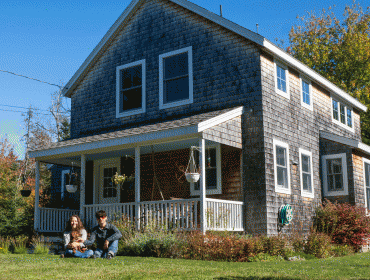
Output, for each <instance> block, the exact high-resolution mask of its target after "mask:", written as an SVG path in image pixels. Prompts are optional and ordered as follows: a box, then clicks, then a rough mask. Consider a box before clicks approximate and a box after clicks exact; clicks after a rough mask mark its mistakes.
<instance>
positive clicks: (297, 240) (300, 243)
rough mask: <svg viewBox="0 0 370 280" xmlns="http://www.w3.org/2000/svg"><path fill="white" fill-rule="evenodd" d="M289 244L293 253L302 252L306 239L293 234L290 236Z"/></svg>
mask: <svg viewBox="0 0 370 280" xmlns="http://www.w3.org/2000/svg"><path fill="white" fill-rule="evenodd" d="M290 244H291V246H292V247H293V250H294V251H295V252H303V251H304V247H305V244H306V238H305V237H304V236H302V235H298V234H294V235H293V236H291V240H290Z"/></svg>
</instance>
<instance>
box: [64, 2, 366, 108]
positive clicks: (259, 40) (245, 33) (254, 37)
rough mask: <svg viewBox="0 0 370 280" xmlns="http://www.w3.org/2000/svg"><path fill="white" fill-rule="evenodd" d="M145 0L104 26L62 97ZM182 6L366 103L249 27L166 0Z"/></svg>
mask: <svg viewBox="0 0 370 280" xmlns="http://www.w3.org/2000/svg"><path fill="white" fill-rule="evenodd" d="M144 1H145V0H133V1H131V2H130V4H129V5H128V7H127V8H126V9H125V10H124V11H123V13H122V14H121V15H120V17H119V18H118V19H117V20H116V22H115V23H114V24H113V25H112V27H111V28H110V29H109V30H108V32H107V33H106V34H105V35H104V37H103V39H102V40H101V41H100V42H99V44H98V45H97V46H96V47H95V48H94V50H93V51H92V52H91V54H90V55H89V56H88V57H87V59H86V60H85V61H84V63H83V64H82V65H81V66H80V68H79V69H78V70H77V71H76V73H75V74H74V75H73V76H72V78H71V79H70V80H69V81H68V83H67V84H66V85H65V87H64V88H63V89H62V93H63V94H64V96H66V97H71V94H72V91H73V90H74V88H75V87H76V83H77V82H78V81H79V80H80V79H82V78H81V75H82V74H83V73H84V72H86V71H87V70H88V69H89V67H90V66H91V64H92V62H94V60H96V59H97V55H98V54H99V53H101V52H103V51H104V50H105V48H107V47H108V44H109V42H110V41H111V40H113V38H114V35H115V34H116V33H117V32H119V30H120V27H121V25H122V24H123V23H124V22H125V21H127V20H128V19H129V18H130V16H131V15H132V13H134V12H135V11H136V10H137V9H138V8H139V6H140V5H141V4H142V2H144ZM169 1H171V2H173V3H175V4H177V5H179V6H181V7H183V8H185V9H188V10H190V11H192V12H194V13H196V14H198V15H200V16H202V17H204V18H206V19H208V20H210V21H212V22H214V23H216V24H218V25H220V26H223V27H224V28H226V29H229V30H230V31H232V32H234V33H236V34H239V35H240V36H242V37H244V38H246V39H248V40H250V41H252V42H254V43H256V44H258V45H259V46H261V47H263V48H265V49H266V50H268V51H269V52H270V53H271V54H272V55H274V56H277V57H278V58H280V59H281V60H283V61H284V62H286V63H288V64H289V65H290V66H293V67H294V68H296V69H297V70H299V71H301V72H303V73H304V74H306V75H307V76H308V77H309V78H311V79H313V80H314V81H315V82H317V83H319V84H320V85H322V86H323V87H325V88H326V89H328V90H329V91H330V92H331V93H333V94H334V95H336V96H338V97H340V98H342V99H343V100H345V101H347V102H349V103H350V104H351V105H353V107H355V108H357V109H359V110H361V111H364V112H366V111H367V107H366V106H365V105H363V104H362V103H361V102H359V101H358V100H356V99H355V98H353V97H352V96H350V95H349V94H348V93H346V92H345V91H343V90H341V89H340V88H338V87H337V86H335V85H334V84H333V83H331V82H330V81H329V80H327V79H325V78H324V77H323V76H321V75H320V74H318V73H316V72H315V71H314V70H312V69H311V68H309V67H307V66H306V65H304V64H303V63H302V62H300V61H298V60H297V59H295V58H294V57H293V56H291V55H289V54H288V53H286V52H285V51H284V50H282V49H280V48H279V47H277V46H276V45H275V44H273V43H272V42H270V41H269V40H267V39H266V38H265V37H263V36H261V35H259V34H257V33H255V32H253V31H250V30H249V29H247V28H245V27H242V26H240V25H238V24H236V23H234V22H232V21H230V20H227V19H225V18H223V17H221V16H218V15H217V14H215V13H212V12H210V11H208V10H206V9H204V8H202V7H200V6H198V5H196V4H194V3H191V2H189V1H187V0H169Z"/></svg>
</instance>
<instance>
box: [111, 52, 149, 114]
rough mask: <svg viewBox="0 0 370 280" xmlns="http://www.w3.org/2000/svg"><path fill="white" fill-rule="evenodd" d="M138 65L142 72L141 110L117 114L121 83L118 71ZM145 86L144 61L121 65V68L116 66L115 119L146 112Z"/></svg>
mask: <svg viewBox="0 0 370 280" xmlns="http://www.w3.org/2000/svg"><path fill="white" fill-rule="evenodd" d="M138 65H141V68H142V71H141V73H142V74H141V75H142V77H141V82H142V86H141V105H142V106H141V108H139V109H133V110H128V111H124V112H121V113H120V112H119V109H120V108H119V105H120V83H121V79H120V71H121V70H122V69H125V68H130V67H134V66H138ZM145 85H146V66H145V59H142V60H138V61H135V62H131V63H128V64H125V65H121V66H117V68H116V118H122V117H128V116H132V115H137V114H141V113H145V111H146V93H145V92H146V89H145Z"/></svg>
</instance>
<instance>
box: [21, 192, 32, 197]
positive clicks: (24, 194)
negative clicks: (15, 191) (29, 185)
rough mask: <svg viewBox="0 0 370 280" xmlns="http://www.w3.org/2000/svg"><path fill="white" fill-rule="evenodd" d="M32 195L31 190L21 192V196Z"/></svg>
mask: <svg viewBox="0 0 370 280" xmlns="http://www.w3.org/2000/svg"><path fill="white" fill-rule="evenodd" d="M30 194H31V190H21V196H23V197H29V196H30Z"/></svg>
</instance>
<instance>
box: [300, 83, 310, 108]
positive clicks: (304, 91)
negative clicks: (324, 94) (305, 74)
mask: <svg viewBox="0 0 370 280" xmlns="http://www.w3.org/2000/svg"><path fill="white" fill-rule="evenodd" d="M311 92H312V90H311V83H310V82H309V81H308V80H307V79H305V78H301V105H302V107H305V108H307V109H310V110H313V99H312V93H311Z"/></svg>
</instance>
